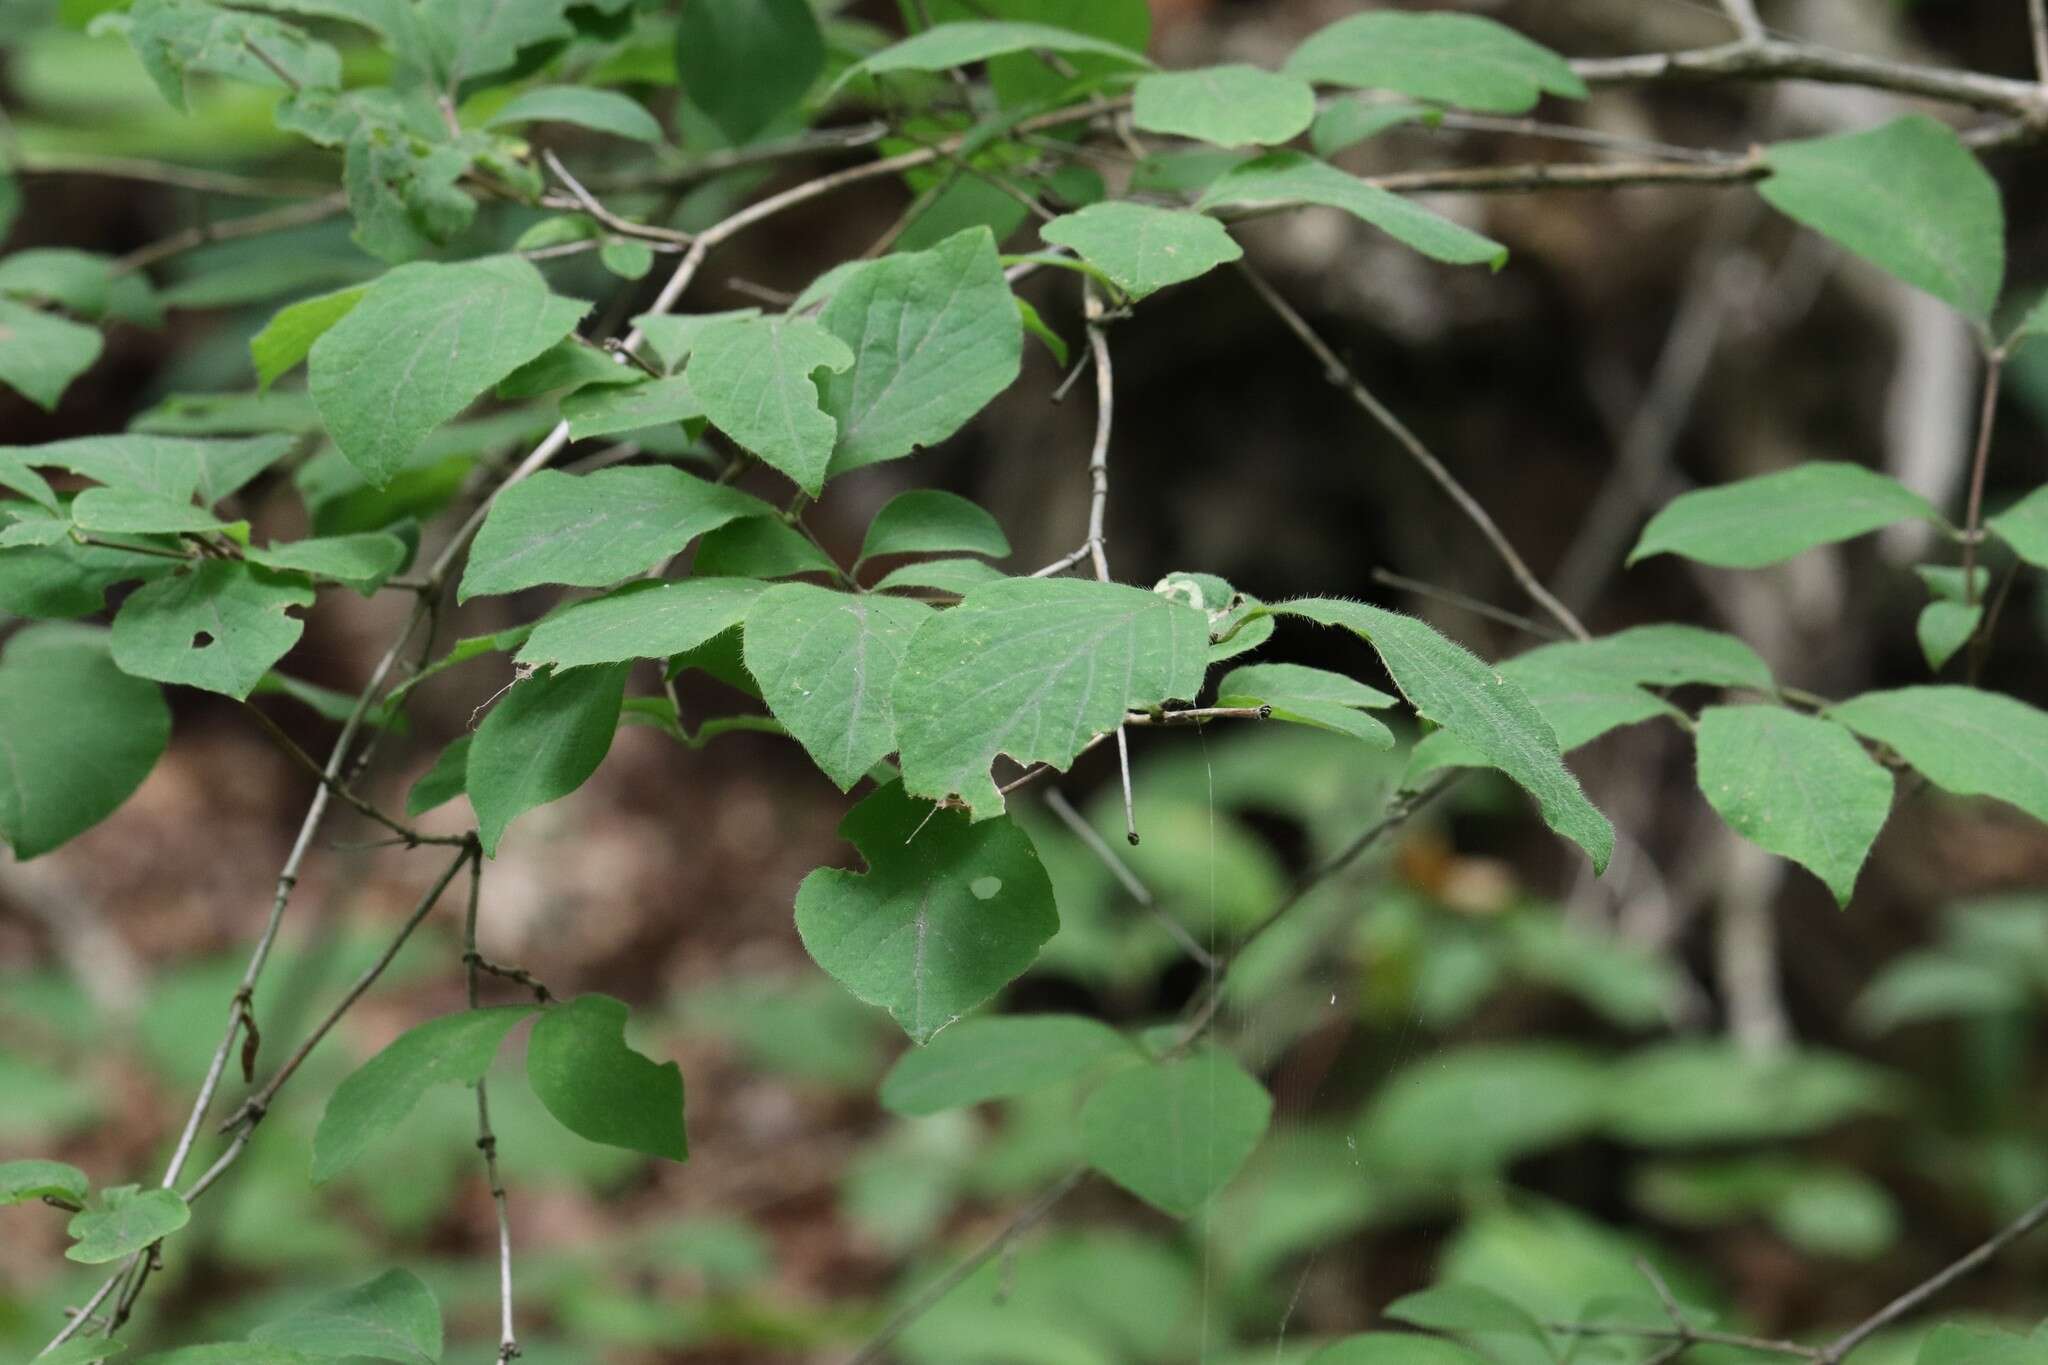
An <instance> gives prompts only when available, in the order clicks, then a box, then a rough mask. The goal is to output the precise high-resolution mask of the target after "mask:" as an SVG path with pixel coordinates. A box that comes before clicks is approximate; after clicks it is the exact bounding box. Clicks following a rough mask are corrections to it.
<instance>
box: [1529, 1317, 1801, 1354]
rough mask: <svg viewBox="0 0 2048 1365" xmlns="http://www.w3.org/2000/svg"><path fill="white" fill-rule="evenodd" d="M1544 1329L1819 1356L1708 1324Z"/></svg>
mask: <svg viewBox="0 0 2048 1365" xmlns="http://www.w3.org/2000/svg"><path fill="white" fill-rule="evenodd" d="M1543 1325H1544V1327H1545V1328H1546V1329H1548V1330H1549V1331H1552V1332H1557V1333H1560V1334H1562V1335H1564V1336H1573V1337H1618V1338H1623V1339H1625V1340H1629V1341H1669V1342H1674V1343H1676V1344H1678V1345H1680V1346H1683V1347H1693V1346H1732V1347H1735V1348H1737V1349H1739V1350H1746V1351H1757V1352H1760V1353H1762V1354H1764V1355H1780V1356H1791V1357H1793V1358H1794V1359H1797V1360H1819V1359H1820V1358H1821V1356H1820V1352H1819V1351H1818V1350H1816V1349H1815V1348H1813V1347H1811V1346H1801V1345H1800V1344H1799V1343H1798V1342H1796V1341H1781V1340H1774V1339H1772V1338H1769V1337H1751V1336H1744V1335H1742V1334H1741V1333H1739V1332H1716V1331H1713V1330H1712V1329H1710V1328H1705V1327H1693V1326H1690V1325H1688V1326H1686V1327H1683V1328H1680V1327H1643V1326H1638V1325H1637V1324H1635V1323H1618V1322H1617V1323H1604V1322H1546V1323H1544V1324H1543Z"/></svg>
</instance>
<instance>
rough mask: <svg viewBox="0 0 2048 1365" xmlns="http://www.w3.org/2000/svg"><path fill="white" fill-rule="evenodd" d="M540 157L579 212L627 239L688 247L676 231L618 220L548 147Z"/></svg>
mask: <svg viewBox="0 0 2048 1365" xmlns="http://www.w3.org/2000/svg"><path fill="white" fill-rule="evenodd" d="M540 155H541V160H543V161H545V162H547V166H548V169H549V170H551V171H553V172H554V173H555V179H557V180H559V181H561V182H562V184H563V186H564V187H565V188H566V189H567V190H568V191H569V193H570V194H571V195H572V196H574V198H575V201H576V203H577V204H578V205H580V206H581V207H582V209H583V211H584V212H585V213H588V214H589V215H590V216H591V217H593V218H595V219H597V221H598V222H600V223H603V224H604V225H605V226H606V227H608V228H610V229H611V230H612V231H614V232H618V233H622V234H624V235H625V236H628V237H647V238H651V239H653V240H654V241H657V242H674V243H675V244H677V245H678V246H688V245H689V244H690V234H689V233H687V232H679V231H677V230H676V229H675V228H665V227H655V226H653V225H652V224H649V223H636V222H634V221H633V220H632V219H630V218H622V217H620V216H619V215H618V214H616V213H613V212H612V211H611V210H610V209H608V208H606V207H605V206H604V205H603V204H602V203H600V202H598V198H597V196H596V195H594V194H592V193H591V192H590V191H589V190H587V189H585V188H584V187H583V182H582V181H580V180H578V179H577V178H576V177H575V176H574V175H572V174H571V173H570V171H569V168H568V167H567V166H564V165H563V164H562V159H561V158H560V157H558V156H556V155H555V152H554V149H553V148H552V147H549V148H544V149H543V150H542V151H541V154H540Z"/></svg>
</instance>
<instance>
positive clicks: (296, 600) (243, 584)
mask: <svg viewBox="0 0 2048 1365" xmlns="http://www.w3.org/2000/svg"><path fill="white" fill-rule="evenodd" d="M312 605H313V590H312V588H310V587H308V586H307V585H306V584H305V582H304V581H303V580H301V579H298V578H296V577H293V576H290V575H285V574H278V573H272V572H271V571H270V570H268V569H260V568H257V567H256V566H254V565H252V564H244V563H241V562H239V561H236V560H231V559H209V560H205V561H203V562H201V563H200V564H199V566H198V567H197V568H195V569H193V570H191V571H190V572H187V573H181V574H179V575H177V576H176V577H174V578H166V579H162V580H160V581H158V582H155V583H150V584H146V585H145V586H143V587H141V588H138V589H136V591H135V593H134V594H133V595H132V596H131V597H129V599H128V600H127V601H126V602H123V603H122V604H121V610H120V611H119V612H118V613H116V615H115V616H114V630H113V634H112V637H111V643H112V645H113V650H114V662H115V663H117V664H119V665H120V666H121V671H122V672H124V673H132V674H134V675H135V676H136V677H138V678H153V679H155V680H156V681H157V682H166V683H183V684H184V685H185V686H187V687H200V688H204V689H206V690H207V691H209V692H219V693H222V694H223V695H226V696H230V697H233V698H235V699H236V700H237V701H240V700H242V699H243V698H245V697H247V696H248V695H249V693H250V692H251V691H253V690H254V689H255V686H256V684H257V683H259V682H261V681H262V680H263V675H264V674H265V673H268V672H269V671H270V670H271V669H272V668H273V667H275V666H276V664H277V661H278V660H279V659H282V658H283V657H284V656H285V655H286V654H287V653H288V652H290V650H291V647H292V646H293V645H295V644H297V643H298V642H299V635H300V633H301V632H302V631H304V630H305V628H306V623H305V622H304V621H302V620H300V619H299V618H298V617H296V616H293V615H292V614H291V609H292V608H293V607H310V606H312Z"/></svg>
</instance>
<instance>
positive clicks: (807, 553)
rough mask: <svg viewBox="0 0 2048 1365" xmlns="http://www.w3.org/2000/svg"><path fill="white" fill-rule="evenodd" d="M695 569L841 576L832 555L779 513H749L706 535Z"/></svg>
mask: <svg viewBox="0 0 2048 1365" xmlns="http://www.w3.org/2000/svg"><path fill="white" fill-rule="evenodd" d="M691 571H692V572H693V573H696V574H722V575H724V576H726V577H728V578H791V577H794V576H795V575H797V574H806V573H821V574H826V575H829V576H831V577H834V578H837V577H838V576H839V569H838V566H837V565H835V564H834V563H833V562H832V557H831V556H830V555H828V554H826V553H825V552H824V551H823V550H821V549H819V548H818V547H817V545H816V544H814V543H813V542H812V541H811V538H810V537H809V536H806V535H805V534H804V533H803V532H801V531H799V530H797V528H796V527H794V526H792V525H790V524H789V523H788V522H786V521H784V520H783V519H782V518H781V517H779V516H767V517H760V516H755V517H745V518H742V519H741V520H739V521H735V522H733V523H732V524H731V525H728V526H721V527H719V528H718V529H717V530H716V531H713V532H711V533H710V534H708V535H706V536H705V537H704V539H703V541H702V542H701V543H700V544H699V545H698V546H697V558H696V559H695V560H694V561H693V562H692V567H691Z"/></svg>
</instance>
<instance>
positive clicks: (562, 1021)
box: [526, 995, 690, 1161]
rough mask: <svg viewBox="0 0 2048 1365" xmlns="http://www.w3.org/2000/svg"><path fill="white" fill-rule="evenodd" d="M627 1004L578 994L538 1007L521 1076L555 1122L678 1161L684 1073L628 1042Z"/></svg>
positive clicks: (683, 1149)
mask: <svg viewBox="0 0 2048 1365" xmlns="http://www.w3.org/2000/svg"><path fill="white" fill-rule="evenodd" d="M627 1013H628V1012H627V1009H626V1006H625V1005H624V1004H622V1003H620V1002H619V1001H617V1000H614V999H612V998H611V997H610V996H608V995H580V996H578V997H576V999H574V1000H571V1001H569V1002H568V1003H567V1004H563V1005H557V1006H556V1007H555V1008H553V1009H551V1010H549V1011H547V1012H546V1013H545V1014H543V1015H541V1017H540V1022H539V1023H537V1024H535V1025H534V1026H533V1038H532V1040H531V1041H530V1042H528V1044H527V1046H526V1077H527V1079H528V1080H529V1081H531V1082H532V1083H533V1093H534V1094H536V1095H538V1096H539V1097H540V1102H541V1104H543V1105H544V1106H546V1108H547V1111H548V1112H549V1113H550V1114H553V1115H554V1116H555V1118H556V1120H557V1121H558V1122H560V1123H561V1125H562V1126H563V1127H564V1128H567V1129H568V1130H569V1131H570V1132H572V1133H575V1134H576V1135H577V1136H579V1137H583V1138H588V1139H589V1140H590V1141H592V1142H601V1143H604V1144H605V1145H606V1146H609V1147H624V1148H626V1149H628V1150H630V1151H635V1152H644V1153H646V1154H647V1155H648V1156H658V1157H666V1158H667V1159H668V1160H670V1161H682V1160H685V1159H687V1158H688V1156H689V1155H690V1145H689V1141H688V1139H687V1138H686V1137H685V1136H684V1134H683V1073H682V1069H681V1068H680V1067H678V1066H677V1065H676V1064H675V1063H674V1062H662V1063H659V1064H657V1063H655V1062H652V1061H649V1060H648V1059H647V1058H646V1057H643V1056H641V1055H640V1054H639V1053H638V1052H635V1051H634V1050H633V1049H632V1048H630V1047H628V1046H627V1045H626V1019H627Z"/></svg>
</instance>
